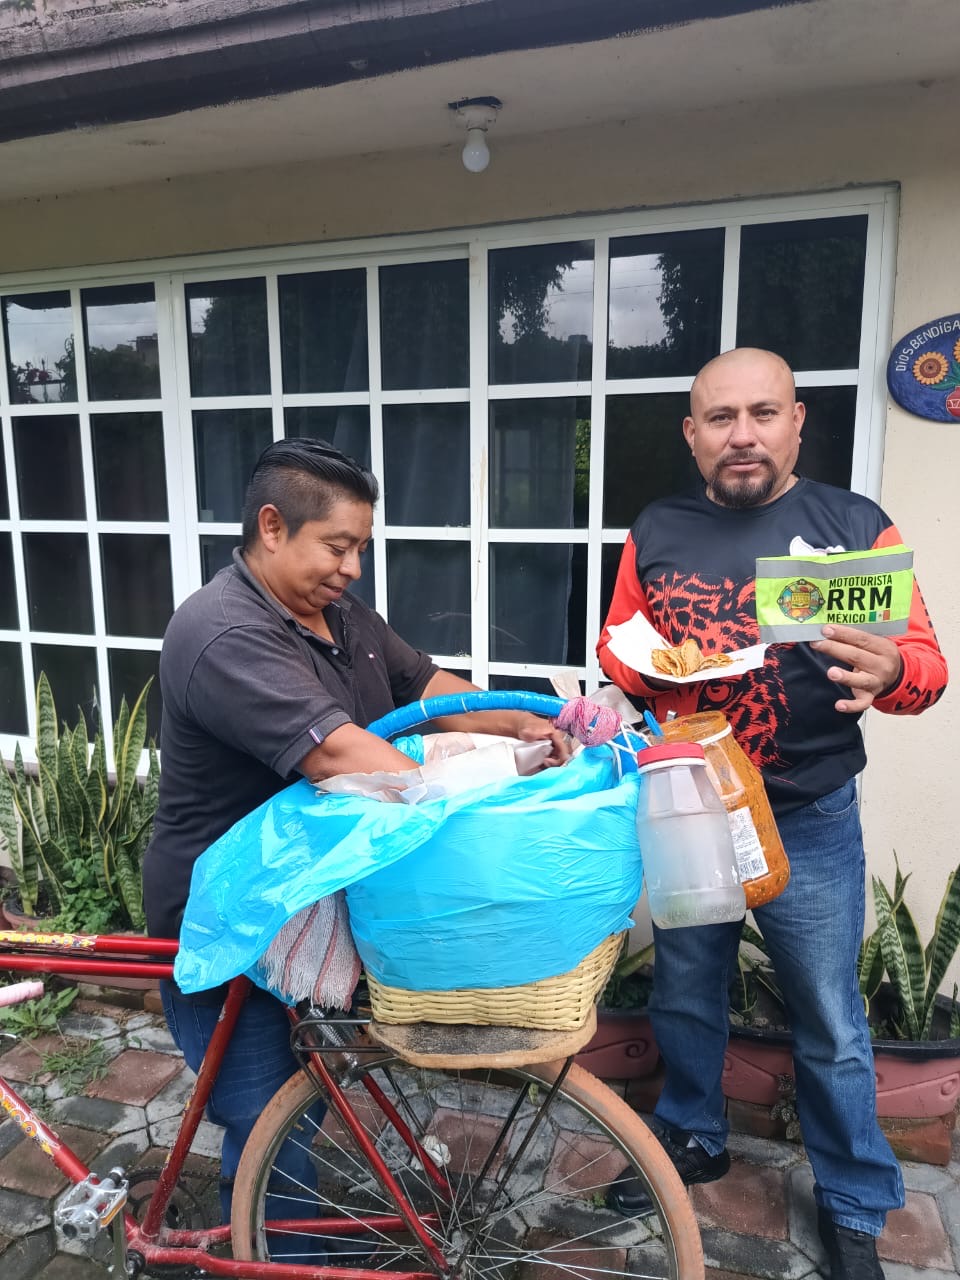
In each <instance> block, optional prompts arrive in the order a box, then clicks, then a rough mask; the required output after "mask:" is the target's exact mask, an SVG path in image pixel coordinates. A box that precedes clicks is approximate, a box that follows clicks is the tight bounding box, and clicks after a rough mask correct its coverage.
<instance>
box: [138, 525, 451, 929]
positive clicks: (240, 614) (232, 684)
mask: <svg viewBox="0 0 960 1280" xmlns="http://www.w3.org/2000/svg"><path fill="white" fill-rule="evenodd" d="M324 617H325V619H326V621H327V624H328V625H329V627H330V631H331V633H332V634H333V636H334V643H333V644H330V643H329V642H328V641H326V640H321V639H320V637H319V636H316V635H314V633H313V632H312V631H310V630H308V629H307V628H306V627H304V626H302V625H301V624H300V623H299V622H298V621H297V620H296V619H295V618H294V617H293V616H292V615H291V614H290V613H289V612H288V610H286V609H285V608H284V607H283V606H282V605H281V604H279V603H278V602H277V601H276V600H274V599H273V597H272V596H270V595H269V594H268V593H267V592H266V591H265V590H264V589H263V587H261V585H260V584H259V582H258V581H257V580H256V578H254V577H253V575H252V574H251V573H250V571H249V570H248V568H247V566H246V564H245V563H244V561H243V558H242V556H241V555H240V553H239V549H238V550H236V551H234V557H233V564H232V565H230V566H228V567H227V568H226V569H222V570H221V571H220V572H219V573H218V574H217V576H216V577H215V578H214V579H213V581H212V582H209V583H208V584H207V585H206V586H205V587H201V588H200V590H199V591H197V592H195V593H194V595H192V596H190V598H189V599H188V600H185V601H184V603H183V604H182V605H181V606H180V608H179V609H177V611H176V613H175V614H174V615H173V617H172V619H171V620H170V625H169V626H168V628H167V632H166V635H165V636H164V640H163V650H162V652H161V655H160V689H161V692H162V694H163V723H162V728H161V733H160V754H161V769H160V804H159V808H158V810H157V815H156V820H155V823H154V830H153V838H152V840H151V842H150V845H149V847H148V849H147V852H146V855H145V858H144V867H143V896H144V906H145V909H146V914H147V925H148V928H149V931H150V933H151V934H154V935H156V936H159V937H176V936H177V935H178V934H179V931H180V920H181V917H182V913H183V908H184V906H185V904H186V901H187V894H188V891H189V888H190V874H191V871H192V869H193V864H194V862H195V861H196V859H197V858H198V857H199V856H200V854H201V853H203V851H204V850H205V849H206V848H207V847H208V846H209V845H211V844H212V843H213V842H214V840H216V839H218V838H219V837H220V836H222V835H223V833H224V832H225V831H227V830H228V829H229V828H230V827H231V826H233V824H234V823H235V822H236V821H237V820H238V819H240V818H242V817H243V816H244V815H245V814H247V813H250V812H251V810H253V809H255V808H256V807H257V806H258V805H260V804H262V803H263V802H264V801H265V800H268V799H269V798H270V797H271V796H272V795H274V794H275V793H276V792H277V791H280V790H281V789H282V788H283V787H285V786H287V785H288V784H289V783H290V782H293V781H295V780H296V779H297V777H298V776H299V774H298V772H297V766H298V764H299V763H300V761H301V760H302V759H303V758H304V756H306V755H307V754H308V752H309V751H311V750H312V748H313V747H315V746H318V745H319V744H320V743H322V742H323V740H324V738H325V737H326V736H327V734H329V733H332V731H333V730H334V729H337V728H339V727H340V725H343V724H348V723H353V724H358V725H360V726H361V727H365V726H366V725H368V724H370V722H371V721H373V720H376V719H377V718H378V717H379V716H382V715H386V713H387V712H388V711H392V710H393V709H394V707H399V706H405V705H406V704H407V703H408V702H415V701H416V700H417V699H418V698H419V697H420V696H421V695H422V693H423V691H424V689H425V688H426V686H427V684H428V682H429V680H430V678H431V676H432V675H433V674H434V673H435V671H436V670H437V668H436V666H435V665H434V663H433V662H432V661H431V659H430V658H429V657H428V656H427V654H425V653H422V652H420V651H419V650H417V649H413V648H411V647H410V645H408V644H407V643H406V642H405V641H404V640H401V638H400V637H399V636H398V635H397V634H396V632H395V631H392V630H391V629H390V627H388V626H387V624H386V623H385V622H384V620H383V619H382V618H381V617H380V615H379V614H378V613H375V612H374V611H373V610H372V609H369V608H368V607H367V606H366V605H365V604H364V603H363V602H362V601H361V600H358V599H357V598H356V597H354V596H344V597H343V598H342V599H341V600H340V601H339V602H338V603H337V604H332V605H329V606H328V607H327V609H326V610H325V611H324Z"/></svg>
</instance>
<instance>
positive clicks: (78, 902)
mask: <svg viewBox="0 0 960 1280" xmlns="http://www.w3.org/2000/svg"><path fill="white" fill-rule="evenodd" d="M150 683H151V682H150V681H148V682H147V684H146V685H145V686H144V688H143V689H142V690H141V692H140V694H139V696H138V697H137V700H136V702H135V703H134V704H133V707H132V708H128V706H127V701H126V698H123V699H122V700H121V702H120V710H119V713H118V715H117V720H116V724H115V725H114V730H113V777H112V778H111V776H110V774H109V773H108V769H107V753H106V744H105V741H104V735H103V730H102V726H99V725H98V727H97V729H96V732H95V734H94V738H93V744H92V747H91V745H90V744H89V743H88V731H87V725H86V721H85V720H84V718H83V716H82V714H81V715H80V716H79V719H78V722H77V723H76V724H75V725H74V726H73V727H72V728H71V727H69V726H68V725H66V724H64V725H63V728H62V730H59V731H58V722H57V711H56V707H55V705H54V700H53V693H52V691H51V689H50V682H49V681H48V679H47V677H46V674H44V673H41V675H40V679H39V680H38V682H37V741H36V754H37V771H36V776H33V774H32V773H28V772H27V770H26V769H25V767H24V763H23V757H22V755H21V752H20V747H19V744H18V745H17V748H16V751H15V753H14V759H13V769H12V773H11V772H10V771H9V770H8V769H7V767H6V766H5V765H4V762H3V760H2V758H0V853H5V854H6V856H7V858H8V860H9V862H10V864H11V866H12V868H13V871H14V874H15V876H16V880H17V888H18V891H19V893H20V900H21V903H22V905H23V909H24V911H26V912H27V913H28V914H33V913H34V912H35V911H36V909H37V903H38V898H39V895H40V890H41V886H42V888H43V890H44V891H45V892H46V894H47V895H48V897H49V898H50V900H51V902H52V905H53V906H54V908H55V910H56V913H57V918H58V922H59V925H60V927H61V928H65V929H81V928H82V929H87V930H91V931H98V930H101V929H104V928H109V927H115V928H117V927H119V928H133V929H142V928H143V925H144V916H143V903H142V898H141V884H140V867H141V862H142V859H143V854H144V850H145V849H146V846H147V841H148V840H149V838H150V832H151V830H152V827H153V816H154V813H155V812H156V808H157V792H158V784H159V764H158V760H157V752H156V748H155V746H154V743H153V741H152V740H151V742H150V744H149V747H148V770H147V775H146V778H145V780H144V781H143V782H141V781H140V780H139V779H138V777H137V769H138V767H139V764H140V757H141V753H142V751H143V749H144V745H145V743H146V729H147V693H148V692H149V688H150ZM84 912H87V916H86V918H85V917H84V916H83V913H84ZM78 914H79V915H80V917H81V918H79V919H77V916H78Z"/></svg>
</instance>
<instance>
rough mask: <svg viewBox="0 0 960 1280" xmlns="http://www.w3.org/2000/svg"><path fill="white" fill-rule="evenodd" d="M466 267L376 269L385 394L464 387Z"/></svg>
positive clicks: (437, 264)
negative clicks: (429, 388) (378, 280)
mask: <svg viewBox="0 0 960 1280" xmlns="http://www.w3.org/2000/svg"><path fill="white" fill-rule="evenodd" d="M467 340H468V322H467V263H466V260H465V259H458V260H457V261H454V262H411V263H405V264H404V265H403V266H397V267H381V268H380V362H381V366H382V374H381V377H382V383H383V386H384V388H385V389H386V390H389V391H396V390H407V389H411V388H418V387H465V386H466V385H467V383H468V382H469V375H468V366H467V346H468V341H467Z"/></svg>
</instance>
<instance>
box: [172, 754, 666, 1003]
mask: <svg viewBox="0 0 960 1280" xmlns="http://www.w3.org/2000/svg"><path fill="white" fill-rule="evenodd" d="M404 749H405V750H409V748H408V747H405V748H404ZM638 784H639V779H638V775H637V774H636V773H632V774H628V775H626V776H625V777H623V778H622V779H621V778H620V777H619V776H618V772H617V767H616V764H615V763H614V759H613V753H612V752H611V751H610V750H609V749H608V748H604V747H598V748H593V749H588V750H586V751H583V752H581V753H580V755H578V756H577V757H576V758H575V759H574V760H572V761H571V762H570V763H569V764H568V765H567V766H566V767H564V768H562V769H547V770H544V771H543V772H542V773H539V774H535V775H534V776H532V777H528V778H517V779H510V780H508V781H506V782H497V783H491V784H489V785H488V786H485V787H482V788H479V789H477V790H474V791H466V792H462V793H460V794H459V795H455V796H451V797H447V798H445V799H439V800H430V801H426V802H424V803H422V804H419V805H403V804H383V803H381V802H379V801H376V800H371V799H367V798H364V797H355V796H339V795H318V793H317V792H316V791H315V789H314V788H313V787H312V786H311V785H310V783H308V782H306V781H304V782H298V783H295V784H294V785H293V786H292V787H288V788H287V789H286V790H284V791H282V792H280V793H279V794H278V795H276V796H274V797H273V798H272V799H271V800H268V801H267V802H266V803H265V804H263V805H261V806H260V807H259V808H258V809H256V810H255V811H254V812H253V813H251V814H249V815H247V817H246V818H243V819H241V821H240V822H238V823H236V824H235V825H234V826H233V827H231V829H230V830H229V831H228V832H227V833H226V834H225V835H224V836H222V837H221V838H220V839H219V840H218V841H216V843H215V844H213V845H211V846H210V848H209V849H208V850H207V851H206V852H205V853H204V854H203V855H202V857H201V858H199V859H198V861H197V863H196V865H195V866H194V871H193V879H192V882H191V889H190V898H189V901H188V903H187V908H186V912H185V914H184V921H183V927H182V930H181V938H180V952H179V955H178V957H177V961H176V967H175V977H176V980H177V982H178V983H179V985H180V987H181V988H182V989H183V990H184V991H187V992H191V991H200V990H204V989H207V988H209V987H213V986H217V985H219V984H220V983H221V982H224V981H227V980H228V979H229V978H232V977H235V976H236V975H237V974H239V973H244V972H247V971H248V970H249V969H250V968H251V967H252V966H253V965H254V964H255V963H256V961H257V960H258V959H259V958H260V956H261V955H262V954H263V953H264V951H266V949H267V947H268V946H269V945H270V942H271V941H272V939H273V937H274V935H275V934H276V933H277V932H278V930H279V929H280V927H281V926H282V925H283V924H284V923H285V922H286V921H287V920H288V919H290V917H291V916H293V915H294V914H296V912H297V911H299V910H301V909H302V908H303V907H305V906H309V905H310V904H311V903H313V902H315V901H316V900H317V899H318V898H321V897H323V896H325V895H326V894H329V893H333V892H335V891H336V890H337V889H341V888H347V891H348V895H347V896H348V903H349V906H350V915H351V928H352V930H353V933H354V937H355V939H356V942H357V948H358V950H359V952H360V955H361V958H362V959H363V962H364V964H365V965H366V966H367V967H368V969H369V970H370V972H371V973H372V974H373V975H374V977H376V978H378V979H380V981H382V982H386V983H388V984H390V985H395V986H402V987H406V988H408V989H413V990H417V989H419V990H424V989H433V990H441V989H452V988H455V987H464V986H470V987H500V986H514V985H517V984H520V983H525V982H531V981H535V980H536V979H538V978H544V977H551V976H553V975H555V974H558V973H565V972H567V971H568V970H569V969H572V968H573V967H574V966H575V965H577V964H578V963H579V962H580V961H581V960H582V959H583V958H584V956H586V955H587V954H589V952H590V951H592V950H593V948H594V947H596V946H598V945H599V943H600V942H601V941H602V940H603V939H604V938H605V937H606V936H607V935H608V934H610V933H614V932H617V931H618V930H620V929H623V928H626V927H627V926H628V925H629V924H630V912H631V910H632V908H633V906H634V904H635V903H636V901H637V899H638V898H639V896H640V885H641V877H642V867H641V860H640V849H639V846H638V844H637V838H636V832H635V819H636V807H637V793H638Z"/></svg>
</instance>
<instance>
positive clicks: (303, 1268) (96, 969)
mask: <svg viewBox="0 0 960 1280" xmlns="http://www.w3.org/2000/svg"><path fill="white" fill-rule="evenodd" d="M176 952H177V942H176V941H175V940H173V939H169V938H143V937H126V936H119V935H113V934H51V933H27V932H19V931H13V930H0V968H2V969H8V970H13V971H15V972H21V973H30V974H40V973H44V974H63V975H66V976H70V977H79V976H85V977H90V978H94V979H96V978H107V979H108V978H109V977H110V976H111V975H113V976H124V977H144V976H148V977H158V978H169V977H172V976H173V958H174V957H175V955H176ZM123 953H125V955H126V958H120V957H121V955H122V954H123ZM96 957H102V958H100V959H97V958H96ZM109 957H112V958H109ZM250 987H251V983H250V980H249V979H248V978H245V977H239V978H235V979H234V980H233V981H232V982H231V983H230V984H229V987H228V991H227V996H226V999H225V1001H224V1005H223V1010H222V1012H221V1014H220V1019H219V1022H218V1024H217V1028H216V1030H215V1031H214V1034H213V1036H212V1037H211V1040H210V1044H209V1045H208V1047H207V1052H206V1054H205V1056H204V1059H203V1062H202V1064H201V1067H200V1071H199V1074H198V1076H197V1080H196V1083H195V1085H194V1087H193V1090H192V1092H191V1094H190V1096H189V1098H188V1099H187V1102H186V1105H185V1107H184V1110H183V1114H182V1116H181V1120H180V1127H179V1129H178V1131H177V1136H176V1139H175V1141H174V1144H173V1146H172V1147H171V1149H170V1152H169V1154H168V1156H167V1158H166V1161H165V1162H164V1166H163V1169H162V1171H161V1174H160V1177H159V1178H158V1180H157V1185H156V1187H155V1188H154V1190H153V1193H152V1195H151V1197H150V1199H149V1201H148V1203H147V1207H146V1211H145V1213H144V1215H143V1221H142V1222H140V1223H138V1222H136V1221H135V1220H134V1218H133V1217H132V1216H131V1215H130V1214H129V1213H125V1214H124V1229H125V1233H126V1250H127V1256H128V1258H130V1259H131V1260H132V1261H134V1262H135V1265H136V1266H137V1268H138V1270H142V1269H144V1268H146V1267H149V1266H150V1265H151V1264H153V1265H156V1266H161V1265H164V1264H166V1265H176V1266H178V1267H184V1266H195V1267H198V1268H202V1270H203V1273H204V1274H205V1275H209V1276H227V1277H234V1278H235V1280H436V1276H438V1275H440V1276H443V1275H445V1274H447V1273H448V1272H449V1270H450V1267H449V1264H448V1262H447V1260H446V1259H445V1258H444V1256H443V1254H442V1253H441V1251H440V1250H439V1249H438V1247H437V1245H436V1243H435V1242H434V1240H433V1239H432V1238H431V1236H430V1233H429V1231H428V1228H429V1227H430V1226H432V1225H435V1216H434V1215H430V1214H425V1215H420V1214H418V1213H417V1211H416V1210H415V1209H414V1208H413V1206H412V1205H411V1204H410V1202H409V1200H408V1198H407V1197H406V1195H405V1194H404V1192H403V1190H402V1189H401V1187H400V1186H399V1184H398V1183H397V1181H396V1179H395V1178H394V1177H393V1175H392V1174H391V1172H390V1170H389V1169H388V1168H387V1166H386V1165H385V1163H384V1161H383V1159H382V1157H381V1156H380V1154H379V1152H378V1151H377V1149H376V1147H374V1146H373V1144H372V1143H371V1142H370V1140H369V1138H368V1137H367V1135H366V1133H365V1131H364V1129H363V1126H362V1124H361V1123H360V1121H359V1120H358V1118H357V1116H356V1114H355V1112H354V1110H353V1108H352V1106H351V1105H350V1102H349V1099H348V1098H347V1096H346V1094H345V1093H344V1091H343V1090H342V1089H341V1088H340V1085H339V1083H338V1082H337V1080H336V1078H335V1076H334V1074H333V1073H332V1072H331V1069H330V1066H329V1065H328V1064H327V1062H326V1061H325V1056H327V1055H330V1056H333V1057H334V1059H336V1057H337V1055H339V1056H340V1058H341V1060H342V1059H343V1057H344V1055H345V1054H348V1053H349V1049H350V1046H349V1045H348V1046H344V1047H335V1046H323V1045H320V1044H315V1043H313V1042H312V1041H311V1043H310V1044H309V1046H308V1047H307V1049H306V1054H307V1055H308V1056H307V1060H306V1062H305V1063H304V1069H305V1070H307V1071H309V1072H311V1073H314V1074H315V1075H316V1076H317V1078H318V1079H319V1080H320V1081H322V1083H323V1084H324V1085H325V1086H326V1088H327V1090H328V1091H329V1097H330V1100H331V1105H332V1106H333V1108H334V1109H335V1111H336V1112H337V1115H338V1117H339V1119H340V1120H341V1121H342V1122H343V1123H344V1124H345V1125H346V1126H347V1128H348V1129H349V1130H350V1132H351V1133H352V1134H353V1136H354V1138H355V1139H356V1140H357V1142H358V1144H359V1145H360V1147H361V1149H362V1151H363V1153H364V1156H365V1157H366V1159H367V1161H368V1162H369V1165H370V1168H371V1170H372V1171H373V1172H374V1173H375V1174H376V1176H377V1177H378V1179H379V1180H380V1183H381V1185H382V1187H383V1188H384V1190H385V1191H386V1192H387V1193H388V1195H389V1197H390V1199H391V1200H392V1201H393V1203H394V1205H395V1207H396V1210H397V1212H396V1214H395V1215H392V1214H379V1215H371V1216H369V1217H365V1218H316V1219H310V1220H309V1221H304V1220H300V1219H298V1220H293V1219H290V1220H286V1219H285V1220H283V1221H280V1220H272V1221H271V1223H270V1224H269V1225H271V1226H274V1227H276V1228H278V1229H282V1228H283V1227H284V1226H286V1227H291V1226H293V1225H294V1222H295V1224H296V1227H297V1229H298V1230H300V1231H304V1232H312V1233H313V1234H318V1235H319V1234H323V1235H351V1234H354V1233H356V1232H357V1231H358V1230H359V1231H362V1230H363V1229H364V1228H365V1227H366V1228H367V1229H369V1230H373V1231H378V1232H391V1231H409V1232H411V1233H413V1234H414V1235H415V1236H416V1237H417V1239H418V1240H419V1242H420V1244H421V1245H422V1246H423V1248H424V1251H425V1253H426V1256H427V1257H428V1258H429V1259H430V1261H431V1263H432V1264H433V1269H432V1270H427V1271H422V1272H411V1271H403V1272H396V1271H386V1270H380V1269H378V1270H375V1271H374V1270H366V1269H363V1268H361V1267H335V1266H321V1265H315V1264H303V1263H287V1262H241V1261H234V1260H233V1259H229V1258H222V1257H218V1256H216V1255H214V1254H213V1253H211V1250H212V1249H213V1248H214V1247H215V1246H217V1245H221V1244H225V1243H229V1241H230V1226H229V1225H227V1226H219V1227H212V1228H206V1229H199V1230H174V1229H172V1228H168V1227H166V1226H165V1225H164V1218H165V1215H166V1212H167V1209H168V1207H169V1205H170V1201H171V1198H172V1196H173V1194H174V1190H175V1188H176V1184H177V1181H178V1179H179V1176H180V1173H181V1171H182V1169H183V1165H184V1161H185V1159H186V1157H187V1154H188V1152H189V1151H190V1147H191V1145H192V1143H193V1140H194V1137H195V1136H196V1132H197V1128H198V1127H199V1124H200V1121H201V1119H202V1117H203V1113H204V1108H205V1107H206V1105H207V1101H208V1099H209V1097H210V1092H211V1090H212V1088H213V1085H214V1082H215V1080H216V1078H217V1074H218V1072H219V1070H220V1065H221V1063H222V1062H223V1056H224V1053H225V1052H226V1049H227V1046H228V1044H229V1042H230V1037H231V1036H232V1034H233V1030H234V1028H235V1026H236V1024H237V1019H238V1018H239V1016H240V1011H241V1009H242V1007H243V1003H244V1001H245V1000H246V998H247V994H248V993H249V991H250ZM291 1024H292V1025H293V1026H296V1025H297V1018H296V1016H295V1015H294V1014H293V1011H291ZM334 1065H336V1062H334ZM368 1092H369V1094H370V1096H371V1098H372V1099H373V1101H374V1102H375V1103H376V1104H377V1105H378V1106H379V1107H380V1108H381V1110H382V1111H383V1114H384V1115H385V1117H386V1121H387V1123H388V1124H390V1125H392V1127H393V1128H394V1130H395V1131H396V1132H397V1134H398V1135H399V1136H400V1138H401V1139H402V1141H403V1142H404V1143H405V1144H406V1145H407V1147H408V1148H409V1149H410V1151H411V1152H413V1153H414V1154H415V1155H416V1156H417V1158H418V1159H419V1160H420V1161H421V1164H422V1166H423V1168H424V1169H425V1170H426V1171H427V1172H428V1173H429V1174H431V1175H432V1176H433V1179H434V1181H435V1182H436V1184H437V1186H438V1187H439V1188H440V1190H441V1191H443V1190H444V1189H445V1184H444V1182H443V1180H442V1178H441V1177H440V1176H439V1174H438V1173H437V1171H436V1169H435V1166H434V1164H433V1161H432V1160H431V1158H430V1155H429V1154H428V1153H427V1152H426V1151H424V1150H423V1148H422V1147H421V1146H420V1144H419V1143H418V1142H417V1140H416V1138H415V1137H414V1135H413V1134H412V1132H411V1131H410V1130H409V1128H408V1127H407V1125H406V1124H405V1122H404V1121H403V1119H402V1118H401V1116H400V1115H399V1114H398V1113H397V1111H396V1110H395V1108H394V1107H392V1106H391V1104H390V1102H389V1101H388V1099H386V1098H385V1097H384V1096H383V1095H382V1094H379V1096H378V1093H379V1090H378V1089H377V1088H376V1086H375V1085H374V1086H373V1087H370V1086H368ZM0 1107H2V1108H3V1110H4V1111H5V1112H6V1113H7V1115H9V1116H10V1118H11V1119H12V1120H13V1121H14V1123H15V1124H17V1126H18V1127H19V1128H20V1129H21V1130H22V1131H23V1133H24V1134H25V1136H26V1137H28V1138H30V1139H31V1140H32V1141H33V1142H35V1143H36V1144H37V1146H39V1148H40V1150H41V1151H43V1152H44V1154H45V1155H46V1156H47V1157H48V1158H49V1159H50V1160H51V1161H52V1162H53V1163H54V1165H56V1167H57V1169H59V1170H60V1172H61V1173H62V1174H63V1175H64V1176H65V1177H66V1178H67V1179H68V1180H69V1181H70V1182H71V1183H73V1184H78V1183H81V1182H83V1181H84V1180H85V1179H87V1178H89V1177H91V1176H92V1174H91V1170H90V1169H89V1168H88V1167H87V1166H86V1165H85V1164H84V1163H83V1161H82V1160H81V1159H80V1158H79V1157H78V1156H77V1155H76V1153H75V1152H74V1151H72V1150H71V1148H70V1147H69V1146H68V1145H67V1143H65V1142H63V1141H62V1139H61V1138H60V1137H59V1136H58V1135H57V1133H56V1132H55V1131H54V1130H53V1129H51V1128H50V1127H49V1126H48V1125H46V1124H45V1123H44V1122H43V1121H42V1120H41V1119H40V1117H39V1116H38V1115H37V1114H36V1113H35V1112H34V1111H33V1109H32V1108H31V1107H30V1105H29V1104H28V1103H27V1102H25V1101H24V1099H23V1098H21V1097H20V1096H19V1094H17V1092H16V1091H15V1090H14V1089H13V1088H12V1087H11V1086H10V1085H9V1084H8V1082H7V1081H6V1080H4V1079H3V1077H2V1075H0ZM131 1274H137V1272H132V1273H131Z"/></svg>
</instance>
